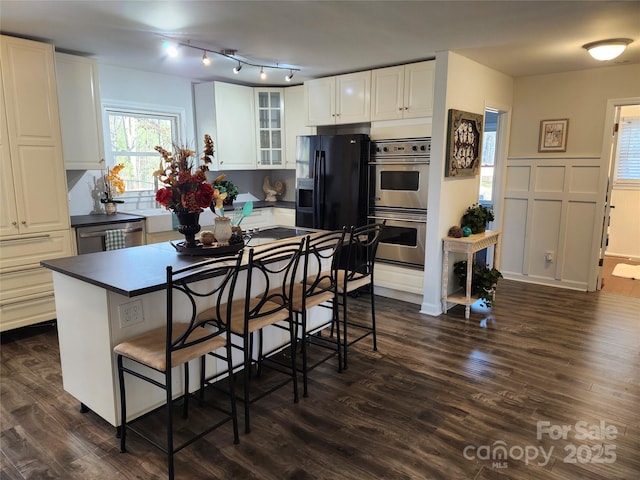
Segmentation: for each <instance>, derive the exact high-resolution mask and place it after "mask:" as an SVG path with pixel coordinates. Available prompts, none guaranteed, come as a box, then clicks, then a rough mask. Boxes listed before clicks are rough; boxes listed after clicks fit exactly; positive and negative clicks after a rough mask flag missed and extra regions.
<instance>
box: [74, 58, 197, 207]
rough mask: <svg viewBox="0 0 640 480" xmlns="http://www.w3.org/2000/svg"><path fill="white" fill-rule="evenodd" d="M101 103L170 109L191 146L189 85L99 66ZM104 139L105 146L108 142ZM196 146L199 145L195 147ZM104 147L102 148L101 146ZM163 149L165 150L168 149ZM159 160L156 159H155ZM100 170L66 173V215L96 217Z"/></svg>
mask: <svg viewBox="0 0 640 480" xmlns="http://www.w3.org/2000/svg"><path fill="white" fill-rule="evenodd" d="M99 79H100V95H101V100H102V102H103V103H104V102H105V101H112V102H113V101H114V102H117V103H127V104H131V105H134V104H135V105H138V106H147V107H148V108H152V109H156V110H162V109H165V108H167V107H170V108H172V109H174V110H181V111H183V112H184V114H183V115H182V116H183V124H182V125H181V126H180V129H181V132H180V136H181V137H182V141H183V143H185V144H187V145H195V144H196V138H195V129H194V123H193V119H194V115H193V97H192V95H191V81H189V80H188V79H184V78H178V77H174V76H170V75H158V74H155V73H148V72H143V71H140V70H132V69H127V68H120V67H114V66H111V65H105V64H100V65H99ZM108 138H109V137H108V136H106V135H105V142H108V141H109V140H108ZM198 144H199V143H198ZM105 147H106V145H105ZM169 147H170V145H169V146H165V148H169ZM158 158H159V157H158ZM102 174H103V172H102V171H101V170H70V171H67V185H68V189H69V213H70V214H71V215H88V214H90V213H100V211H101V209H102V208H103V207H102V205H101V204H100V203H99V201H98V200H99V197H97V196H96V188H97V187H96V179H99V178H100V177H101V176H102ZM145 202H146V203H145V204H139V202H138V204H135V205H133V204H131V203H130V202H129V203H127V204H124V205H120V206H119V207H118V210H120V211H123V212H124V211H127V210H131V209H138V208H153V207H155V202H152V203H153V204H148V203H149V201H148V200H145Z"/></svg>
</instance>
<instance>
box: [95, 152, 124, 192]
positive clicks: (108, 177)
mask: <svg viewBox="0 0 640 480" xmlns="http://www.w3.org/2000/svg"><path fill="white" fill-rule="evenodd" d="M101 161H102V162H103V161H104V160H101ZM123 168H124V165H123V164H122V163H119V164H118V165H116V166H114V167H113V168H107V172H106V173H105V174H104V176H103V179H104V192H102V195H103V198H101V199H100V202H101V203H124V202H123V201H122V200H115V199H114V195H115V194H116V193H117V194H119V195H122V194H123V193H124V192H125V186H124V180H123V179H122V178H120V171H121V170H122V169H123Z"/></svg>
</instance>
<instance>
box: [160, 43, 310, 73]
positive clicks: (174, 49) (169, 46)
mask: <svg viewBox="0 0 640 480" xmlns="http://www.w3.org/2000/svg"><path fill="white" fill-rule="evenodd" d="M164 38H165V40H164V42H163V44H162V46H163V48H164V49H165V52H166V53H167V55H168V56H170V57H177V56H178V54H179V52H178V47H184V48H194V49H196V50H200V51H201V52H202V63H203V65H205V66H209V65H211V58H209V56H208V54H212V53H213V54H216V55H220V56H221V57H226V58H228V59H230V60H233V61H235V62H238V64H237V65H236V66H235V67H234V68H233V73H235V74H238V73H239V72H240V70H242V67H244V66H245V65H249V66H250V67H259V68H260V79H262V80H266V78H267V72H265V69H269V68H271V69H275V70H289V74H288V75H286V76H285V80H286V81H287V82H290V81H291V79H292V78H293V75H294V73H295V72H299V71H300V69H299V68H292V67H285V66H280V65H278V64H276V65H260V64H256V63H251V62H249V61H247V60H241V59H240V58H238V57H237V56H236V53H237V51H236V50H230V49H225V50H220V51H215V50H209V49H208V48H203V47H202V46H196V45H192V44H191V43H190V42H189V41H187V42H185V43H180V42H174V41H172V40H171V39H166V37H164Z"/></svg>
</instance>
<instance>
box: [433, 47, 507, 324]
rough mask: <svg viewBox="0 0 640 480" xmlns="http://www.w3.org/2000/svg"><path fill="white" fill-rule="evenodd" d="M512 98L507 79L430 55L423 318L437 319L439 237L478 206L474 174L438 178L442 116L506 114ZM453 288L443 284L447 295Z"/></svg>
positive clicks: (450, 56) (449, 55) (457, 58)
mask: <svg viewBox="0 0 640 480" xmlns="http://www.w3.org/2000/svg"><path fill="white" fill-rule="evenodd" d="M512 95H513V79H512V78H511V77H508V76H507V75H504V74H502V73H500V72H497V71H495V70H492V69H490V68H488V67H485V66H484V65H481V64H479V63H476V62H474V61H471V60H469V59H467V58H465V57H463V56H461V55H458V54H456V53H453V52H441V53H439V54H438V55H437V56H436V86H435V104H434V112H433V125H432V139H431V142H432V145H431V166H430V170H429V209H428V214H427V225H428V227H427V241H426V250H427V255H426V262H425V288H424V297H423V303H422V310H421V311H422V312H423V313H427V314H430V315H438V314H440V313H441V312H442V308H441V301H440V296H441V284H442V282H441V278H442V238H443V237H445V236H446V235H447V231H448V230H449V228H450V227H451V226H452V225H459V224H460V218H461V217H462V214H463V213H464V211H465V210H466V208H467V207H468V206H469V205H471V204H473V203H476V202H477V201H478V188H479V182H480V177H479V175H478V176H475V177H465V178H461V177H457V178H445V176H444V172H445V149H446V144H447V141H446V131H447V113H448V111H449V109H450V108H454V109H458V110H464V111H467V112H472V113H479V114H484V111H485V108H486V107H488V106H491V107H496V106H499V107H500V108H501V109H504V110H505V111H507V110H510V109H511V104H512ZM452 261H455V259H453V260H452ZM454 283H455V282H453V281H452V280H450V282H449V285H451V286H452V287H451V289H450V290H451V291H453V290H454Z"/></svg>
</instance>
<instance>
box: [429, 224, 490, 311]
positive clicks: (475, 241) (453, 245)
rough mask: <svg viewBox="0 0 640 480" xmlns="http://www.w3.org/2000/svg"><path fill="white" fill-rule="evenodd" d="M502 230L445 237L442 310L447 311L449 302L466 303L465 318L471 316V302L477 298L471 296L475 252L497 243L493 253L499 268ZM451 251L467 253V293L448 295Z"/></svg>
mask: <svg viewBox="0 0 640 480" xmlns="http://www.w3.org/2000/svg"><path fill="white" fill-rule="evenodd" d="M500 233H501V232H500V231H499V230H486V231H485V232H483V233H476V234H475V235H470V236H468V237H460V238H454V237H445V238H443V239H442V240H443V255H442V311H443V312H444V313H447V310H448V309H449V308H448V303H453V304H457V305H464V306H465V310H464V318H466V319H468V318H469V313H470V312H471V304H472V303H473V302H475V301H476V300H477V298H473V297H471V279H472V273H471V272H472V268H473V259H474V254H475V253H476V252H479V251H480V250H484V249H485V248H487V247H490V246H492V245H495V251H494V254H493V266H494V267H495V268H498V269H499V264H500ZM449 252H461V253H466V254H467V288H466V294H465V295H461V294H454V295H448V294H447V293H448V290H449Z"/></svg>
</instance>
